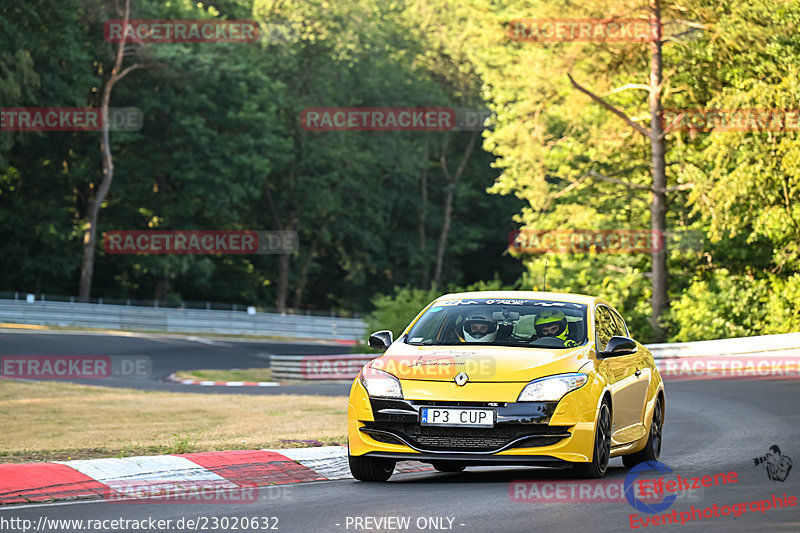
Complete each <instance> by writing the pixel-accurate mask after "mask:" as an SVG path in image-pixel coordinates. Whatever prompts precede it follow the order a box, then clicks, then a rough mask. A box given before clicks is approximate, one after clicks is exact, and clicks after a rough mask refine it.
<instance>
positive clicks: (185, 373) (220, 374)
mask: <svg viewBox="0 0 800 533" xmlns="http://www.w3.org/2000/svg"><path fill="white" fill-rule="evenodd" d="M175 377H176V378H178V379H193V380H195V381H272V369H271V368H233V369H230V370H181V371H179V372H175Z"/></svg>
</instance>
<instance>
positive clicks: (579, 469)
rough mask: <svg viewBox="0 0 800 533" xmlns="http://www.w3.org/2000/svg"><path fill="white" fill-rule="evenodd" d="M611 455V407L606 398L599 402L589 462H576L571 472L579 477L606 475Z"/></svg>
mask: <svg viewBox="0 0 800 533" xmlns="http://www.w3.org/2000/svg"><path fill="white" fill-rule="evenodd" d="M610 457H611V409H610V408H609V407H608V400H603V403H602V404H600V412H599V413H598V414H597V427H596V428H595V430H594V449H593V450H592V460H591V462H589V463H576V464H575V466H573V472H574V473H575V475H576V476H577V477H581V478H600V477H603V476H604V475H606V471H607V470H608V460H609V458H610Z"/></svg>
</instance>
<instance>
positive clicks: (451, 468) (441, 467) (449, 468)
mask: <svg viewBox="0 0 800 533" xmlns="http://www.w3.org/2000/svg"><path fill="white" fill-rule="evenodd" d="M431 464H432V465H433V468H435V469H436V470H438V471H439V472H462V471H463V470H464V469H465V468H466V467H467V465H462V464H459V463H447V462H436V463H431Z"/></svg>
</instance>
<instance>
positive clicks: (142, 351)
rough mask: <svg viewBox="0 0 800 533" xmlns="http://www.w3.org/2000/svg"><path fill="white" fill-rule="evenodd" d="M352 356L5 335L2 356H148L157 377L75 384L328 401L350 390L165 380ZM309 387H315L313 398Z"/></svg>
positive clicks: (229, 343)
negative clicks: (292, 358)
mask: <svg viewBox="0 0 800 533" xmlns="http://www.w3.org/2000/svg"><path fill="white" fill-rule="evenodd" d="M348 352H349V347H348V346H340V345H336V344H321V343H314V342H310V341H306V342H302V341H298V342H286V341H265V340H241V339H236V340H231V339H216V338H211V339H209V338H202V337H195V336H191V335H153V334H141V333H118V334H107V333H79V332H42V331H8V330H4V331H0V356H3V355H108V356H147V357H149V358H150V361H151V362H152V372H151V373H150V375H148V376H146V377H143V378H135V379H131V378H107V379H102V380H98V379H88V380H70V381H73V382H74V383H82V384H85V385H102V386H104V387H125V388H131V389H140V390H162V391H172V392H194V393H203V394H218V393H225V394H319V395H323V396H341V395H347V393H348V391H349V389H350V387H349V385H347V384H343V383H332V384H314V385H296V386H295V385H289V386H281V387H207V386H200V385H183V384H180V383H173V382H168V381H164V378H166V377H167V376H169V375H170V374H172V373H173V372H176V371H178V370H193V369H232V368H263V367H269V356H270V354H273V355H335V354H345V353H348ZM309 387H313V392H312V389H311V388H309ZM0 531H2V530H0Z"/></svg>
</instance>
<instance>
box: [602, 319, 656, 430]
mask: <svg viewBox="0 0 800 533" xmlns="http://www.w3.org/2000/svg"><path fill="white" fill-rule="evenodd" d="M611 317H612V318H613V319H614V322H615V323H616V324H617V328H618V331H623V332H624V333H621V335H625V336H626V337H629V338H632V337H631V335H630V332H629V331H628V326H627V325H626V324H625V321H624V320H623V319H622V316H620V314H619V313H617V311H616V310H615V309H611ZM634 340H635V339H634ZM637 345H639V343H638V342H637ZM639 348H640V350H639V351H638V352H636V353H635V354H633V355H631V356H630V358H631V362H632V363H633V364H634V365H635V366H636V370H635V371H634V375H636V376H637V377H638V379H637V380H636V383H635V384H634V386H633V387H634V390H635V391H636V399H637V401H638V403H635V404H633V405H631V409H636V419H637V420H638V421H639V422H640V423H641V424H642V429H643V430H644V413H645V403H646V402H647V391H648V390H649V389H650V381H651V380H652V379H653V374H652V372H651V369H650V365H649V364H647V361H646V356H645V352H644V350H641V348H643V346H639Z"/></svg>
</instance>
